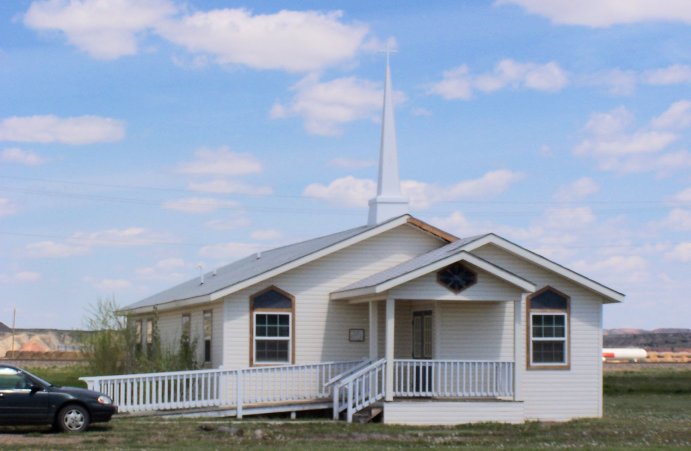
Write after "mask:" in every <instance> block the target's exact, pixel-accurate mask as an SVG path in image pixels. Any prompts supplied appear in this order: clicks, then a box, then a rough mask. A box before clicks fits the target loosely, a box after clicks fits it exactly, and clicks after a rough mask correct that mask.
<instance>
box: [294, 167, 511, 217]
mask: <svg viewBox="0 0 691 451" xmlns="http://www.w3.org/2000/svg"><path fill="white" fill-rule="evenodd" d="M522 178H523V175H522V174H520V173H517V172H513V171H509V170H505V169H501V170H496V171H490V172H487V173H486V174H485V175H483V176H482V177H480V178H477V179H472V180H463V181H461V182H458V183H456V184H454V185H448V186H442V185H438V184H434V183H426V182H419V181H416V180H403V181H402V182H401V190H402V191H403V195H404V196H405V197H407V198H408V199H409V200H410V205H411V207H412V208H417V209H424V208H427V207H429V206H430V205H432V204H435V203H439V202H449V201H455V200H459V199H475V198H477V199H487V198H491V197H495V196H497V195H499V194H501V193H503V192H504V191H506V190H507V189H508V187H509V186H510V185H511V184H512V183H515V182H517V181H518V180H520V179H522ZM376 189H377V185H376V183H375V182H374V181H373V180H369V179H358V178H355V177H353V176H347V177H342V178H339V179H336V180H334V181H332V182H331V183H330V184H328V185H322V184H320V183H313V184H311V185H308V186H307V187H306V188H305V189H304V191H303V195H304V196H307V197H314V198H317V199H324V200H327V201H329V202H331V203H334V204H336V205H344V206H348V207H366V206H367V204H368V202H369V200H370V199H372V198H373V197H374V196H375V194H376Z"/></svg>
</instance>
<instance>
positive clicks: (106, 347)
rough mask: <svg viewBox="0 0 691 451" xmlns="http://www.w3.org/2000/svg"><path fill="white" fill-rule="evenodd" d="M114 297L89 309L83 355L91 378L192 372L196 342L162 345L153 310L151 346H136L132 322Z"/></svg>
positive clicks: (183, 340) (187, 341) (195, 362)
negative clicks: (143, 347)
mask: <svg viewBox="0 0 691 451" xmlns="http://www.w3.org/2000/svg"><path fill="white" fill-rule="evenodd" d="M119 310H120V307H119V306H118V304H117V302H116V301H115V299H114V298H109V299H98V300H97V301H96V303H95V304H94V305H93V306H91V307H90V308H89V317H88V318H87V319H86V327H87V329H88V332H86V333H85V334H84V337H83V340H82V341H83V343H84V353H85V354H86V355H87V359H88V362H89V363H88V365H89V369H90V370H91V371H92V373H93V374H94V375H103V374H125V373H147V372H159V371H177V370H191V369H196V368H197V367H198V363H197V361H196V357H195V356H196V353H195V350H196V349H197V339H196V338H193V339H192V338H189V337H185V336H182V337H181V338H180V343H179V346H178V348H177V349H168V348H166V347H165V346H163V344H162V343H161V334H160V331H159V329H158V312H157V311H156V310H154V314H153V320H152V321H153V330H152V339H151V345H150V346H149V347H148V349H146V350H143V349H140V348H138V347H137V343H136V334H135V331H134V323H133V321H130V318H128V317H126V316H124V315H121V314H120V313H119Z"/></svg>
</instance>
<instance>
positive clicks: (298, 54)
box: [157, 9, 368, 72]
mask: <svg viewBox="0 0 691 451" xmlns="http://www.w3.org/2000/svg"><path fill="white" fill-rule="evenodd" d="M342 17H343V14H342V13H341V12H339V11H335V12H327V13H321V12H317V11H288V10H282V11H279V12H277V13H275V14H252V12H250V11H248V10H246V9H216V10H210V11H206V12H196V13H193V14H191V15H189V16H185V17H182V18H181V19H179V20H174V21H166V22H165V23H161V24H160V25H159V26H158V27H157V31H158V32H159V33H160V34H161V35H162V36H163V37H165V38H166V39H168V40H170V41H171V42H174V43H176V44H178V45H181V46H182V47H184V48H186V49H187V50H188V51H190V52H193V53H202V54H209V55H212V56H213V57H215V58H216V61H217V62H218V63H220V64H239V65H243V66H248V67H251V68H255V69H280V70H286V71H290V72H307V71H317V70H320V69H324V68H326V67H329V66H333V65H336V64H341V63H344V62H347V61H349V60H351V59H353V57H354V56H355V55H356V53H357V51H358V50H359V48H360V46H361V45H362V44H363V39H364V38H365V36H366V35H367V32H368V30H367V27H366V26H364V25H362V24H350V25H349V24H345V23H343V22H342Z"/></svg>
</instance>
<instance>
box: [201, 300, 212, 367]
mask: <svg viewBox="0 0 691 451" xmlns="http://www.w3.org/2000/svg"><path fill="white" fill-rule="evenodd" d="M202 316H203V322H204V324H203V329H204V363H211V332H212V331H213V311H212V310H204V312H203V313H202Z"/></svg>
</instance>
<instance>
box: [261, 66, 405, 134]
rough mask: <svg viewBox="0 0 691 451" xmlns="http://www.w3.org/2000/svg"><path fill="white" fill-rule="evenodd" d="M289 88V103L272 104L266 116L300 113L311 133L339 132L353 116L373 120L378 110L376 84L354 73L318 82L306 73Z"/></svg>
mask: <svg viewBox="0 0 691 451" xmlns="http://www.w3.org/2000/svg"><path fill="white" fill-rule="evenodd" d="M291 90H292V91H294V92H295V96H294V97H293V99H292V101H291V102H290V104H288V105H284V104H281V103H276V104H274V106H273V107H272V108H271V112H270V117H271V118H273V119H282V118H286V117H293V116H299V117H302V119H303V121H304V127H305V130H307V132H308V133H311V134H315V135H325V136H333V135H339V134H340V133H341V132H342V126H343V125H345V124H347V123H349V122H353V121H356V120H362V119H366V120H372V121H376V120H377V118H378V113H379V112H380V110H381V102H382V100H381V99H382V93H381V90H380V86H379V84H378V83H374V82H371V81H367V80H362V79H359V78H355V77H345V78H337V79H335V80H331V81H326V82H320V81H319V78H318V76H317V75H308V76H307V77H305V78H303V79H302V80H300V81H299V82H298V83H297V84H295V85H294V86H292V87H291ZM397 96H398V98H401V97H402V95H401V94H400V93H399V94H397Z"/></svg>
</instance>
